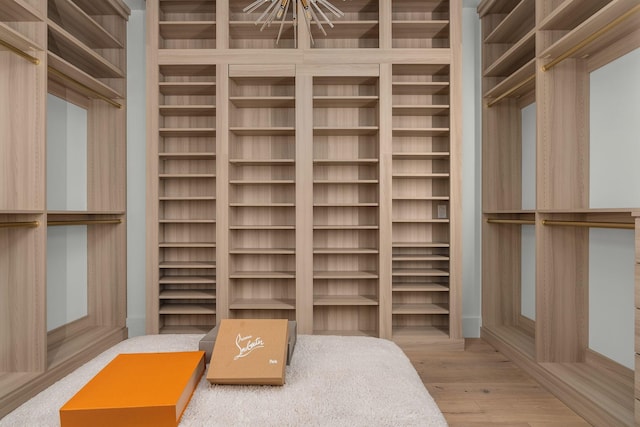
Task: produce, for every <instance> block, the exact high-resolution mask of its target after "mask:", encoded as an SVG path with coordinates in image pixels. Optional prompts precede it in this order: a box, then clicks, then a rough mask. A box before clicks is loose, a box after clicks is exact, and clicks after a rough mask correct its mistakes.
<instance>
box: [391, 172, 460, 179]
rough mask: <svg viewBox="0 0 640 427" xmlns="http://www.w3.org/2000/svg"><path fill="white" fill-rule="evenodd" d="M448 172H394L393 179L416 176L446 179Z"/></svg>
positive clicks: (414, 177)
mask: <svg viewBox="0 0 640 427" xmlns="http://www.w3.org/2000/svg"><path fill="white" fill-rule="evenodd" d="M449 176H450V175H449V174H448V173H417V172H407V173H394V174H393V176H392V177H393V178H394V179H416V178H427V179H447V178H449Z"/></svg>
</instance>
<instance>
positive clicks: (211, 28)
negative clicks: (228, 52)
mask: <svg viewBox="0 0 640 427" xmlns="http://www.w3.org/2000/svg"><path fill="white" fill-rule="evenodd" d="M159 8H160V10H159V22H158V30H159V35H160V40H159V46H158V47H159V48H160V49H215V48H216V2H215V1H212V0H181V1H178V0H170V1H166V0H162V1H160V3H159Z"/></svg>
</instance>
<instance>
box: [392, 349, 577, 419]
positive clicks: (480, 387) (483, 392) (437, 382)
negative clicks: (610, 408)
mask: <svg viewBox="0 0 640 427" xmlns="http://www.w3.org/2000/svg"><path fill="white" fill-rule="evenodd" d="M403 350H404V352H405V353H406V354H407V356H408V357H409V359H410V360H411V362H412V363H413V366H415V368H416V370H417V371H418V374H419V375H420V377H421V378H422V381H423V382H424V385H425V387H426V388H427V389H428V390H429V393H431V395H432V396H433V398H434V399H435V401H436V403H437V404H438V406H439V407H440V409H441V410H442V412H443V413H444V416H445V418H446V419H447V422H448V423H449V425H450V426H451V427H463V426H464V427H485V426H486V427H489V426H491V427H496V426H510V427H579V426H581V427H582V426H589V423H587V422H586V421H585V420H584V419H582V418H581V417H580V416H578V415H577V414H576V413H575V412H573V411H572V410H571V409H569V408H568V407H567V406H566V405H565V404H564V403H562V402H561V401H560V400H558V399H557V398H556V397H555V396H554V395H552V394H551V393H550V392H548V391H547V390H546V389H544V388H543V387H542V386H541V385H539V384H538V383H537V382H536V381H535V380H534V379H533V378H531V377H530V376H529V375H528V374H527V373H526V372H524V371H523V370H522V369H520V368H519V367H518V366H516V365H515V364H514V363H513V362H511V361H509V359H507V358H506V357H505V356H504V355H502V354H501V353H500V352H498V351H497V350H495V349H494V348H493V347H491V346H490V345H489V344H487V343H486V342H484V341H482V340H481V339H467V340H466V344H465V351H464V352H462V351H443V352H429V351H424V350H421V349H420V348H418V347H408V346H407V347H403Z"/></svg>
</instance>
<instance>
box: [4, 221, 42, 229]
mask: <svg viewBox="0 0 640 427" xmlns="http://www.w3.org/2000/svg"><path fill="white" fill-rule="evenodd" d="M38 226H40V222H39V221H26V222H0V228H36V227H38Z"/></svg>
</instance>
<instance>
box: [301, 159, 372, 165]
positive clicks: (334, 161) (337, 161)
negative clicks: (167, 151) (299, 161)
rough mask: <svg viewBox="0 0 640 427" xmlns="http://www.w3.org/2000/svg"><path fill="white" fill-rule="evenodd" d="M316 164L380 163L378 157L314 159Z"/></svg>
mask: <svg viewBox="0 0 640 427" xmlns="http://www.w3.org/2000/svg"><path fill="white" fill-rule="evenodd" d="M313 163H314V164H317V165H326V166H331V165H360V164H376V163H379V160H378V159H314V160H313Z"/></svg>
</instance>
